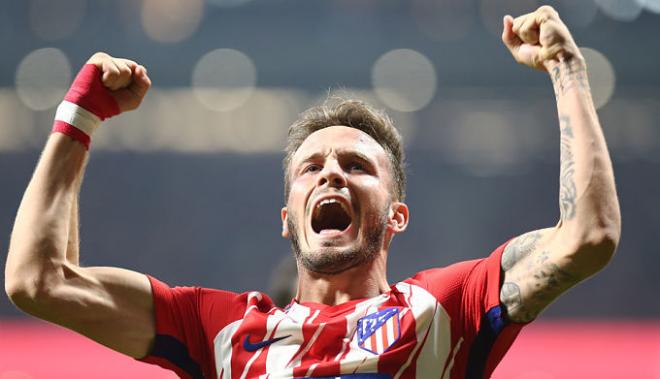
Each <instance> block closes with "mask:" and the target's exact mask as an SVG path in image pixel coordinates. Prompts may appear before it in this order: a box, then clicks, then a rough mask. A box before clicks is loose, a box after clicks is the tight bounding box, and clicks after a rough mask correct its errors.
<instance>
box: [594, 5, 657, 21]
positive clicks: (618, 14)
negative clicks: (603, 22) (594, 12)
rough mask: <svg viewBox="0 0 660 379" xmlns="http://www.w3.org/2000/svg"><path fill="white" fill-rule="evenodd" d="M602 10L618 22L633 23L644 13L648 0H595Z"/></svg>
mask: <svg viewBox="0 0 660 379" xmlns="http://www.w3.org/2000/svg"><path fill="white" fill-rule="evenodd" d="M594 1H595V2H596V4H597V5H598V7H599V8H600V10H601V11H602V12H603V13H604V14H606V15H607V16H608V17H610V18H613V19H615V20H617V21H633V20H635V19H636V18H637V17H639V15H640V14H641V13H642V9H643V1H646V0H594Z"/></svg>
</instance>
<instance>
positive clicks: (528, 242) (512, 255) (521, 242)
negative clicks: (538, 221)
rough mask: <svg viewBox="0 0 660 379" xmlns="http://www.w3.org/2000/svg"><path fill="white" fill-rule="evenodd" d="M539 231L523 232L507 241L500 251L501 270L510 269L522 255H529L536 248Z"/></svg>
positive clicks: (539, 235) (539, 236)
mask: <svg viewBox="0 0 660 379" xmlns="http://www.w3.org/2000/svg"><path fill="white" fill-rule="evenodd" d="M541 235H542V233H541V231H540V230H535V231H533V232H529V233H525V234H523V235H521V236H519V237H517V238H515V239H514V240H513V241H511V243H509V244H508V245H507V246H506V248H505V249H504V253H502V270H504V271H508V270H510V269H511V268H512V267H513V266H514V265H515V264H516V263H517V262H518V261H520V260H521V259H522V258H523V257H526V256H527V255H529V254H530V253H531V252H532V251H534V249H535V248H536V243H537V242H538V241H539V239H540V238H541Z"/></svg>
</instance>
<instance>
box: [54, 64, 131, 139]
mask: <svg viewBox="0 0 660 379" xmlns="http://www.w3.org/2000/svg"><path fill="white" fill-rule="evenodd" d="M119 113H120V110H119V105H118V104H117V101H116V100H115V99H114V97H112V95H111V94H110V90H109V89H107V88H106V87H105V86H104V85H103V82H102V81H101V70H99V69H98V68H97V67H96V66H95V65H93V64H86V65H84V66H83V67H82V69H81V70H80V72H78V75H77V76H76V78H75V80H74V81H73V83H72V84H71V88H69V91H68V92H67V93H66V95H65V96H64V101H63V102H62V104H60V106H59V107H58V109H57V114H56V116H55V122H54V124H53V130H52V133H62V134H65V135H67V136H69V137H71V138H73V139H74V140H76V141H78V142H80V143H82V144H83V145H84V146H85V148H86V149H87V150H89V145H90V143H91V133H92V132H93V131H94V129H95V128H96V127H97V126H98V125H99V124H100V122H101V121H103V120H105V119H106V118H109V117H112V116H114V115H117V114H119Z"/></svg>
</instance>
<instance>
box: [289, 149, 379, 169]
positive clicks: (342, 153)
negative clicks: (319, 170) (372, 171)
mask: <svg viewBox="0 0 660 379" xmlns="http://www.w3.org/2000/svg"><path fill="white" fill-rule="evenodd" d="M337 155H338V156H339V157H340V158H342V157H347V156H348V157H352V158H357V159H359V160H361V161H363V162H366V163H369V164H370V165H374V161H373V160H372V159H370V158H369V157H368V156H367V155H365V154H363V153H362V152H360V151H357V150H339V151H338V152H337ZM324 156H325V154H323V153H319V152H317V153H313V154H310V155H308V156H306V157H305V158H303V159H302V160H300V162H299V163H298V164H297V165H296V167H300V165H302V164H303V163H307V162H311V161H315V160H319V159H321V158H323V157H324Z"/></svg>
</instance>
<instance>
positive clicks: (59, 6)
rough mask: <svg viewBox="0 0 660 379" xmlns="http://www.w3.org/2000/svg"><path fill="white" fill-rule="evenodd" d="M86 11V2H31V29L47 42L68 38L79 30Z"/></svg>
mask: <svg viewBox="0 0 660 379" xmlns="http://www.w3.org/2000/svg"><path fill="white" fill-rule="evenodd" d="M86 10H87V1H86V0H58V1H51V0H31V1H30V10H29V20H30V29H32V32H33V33H34V34H35V35H36V36H37V37H39V38H41V39H43V40H45V41H56V40H60V39H64V38H67V37H69V36H71V35H72V34H73V33H74V32H75V31H76V30H78V28H79V27H80V23H81V22H82V20H83V17H84V15H85V11H86Z"/></svg>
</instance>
